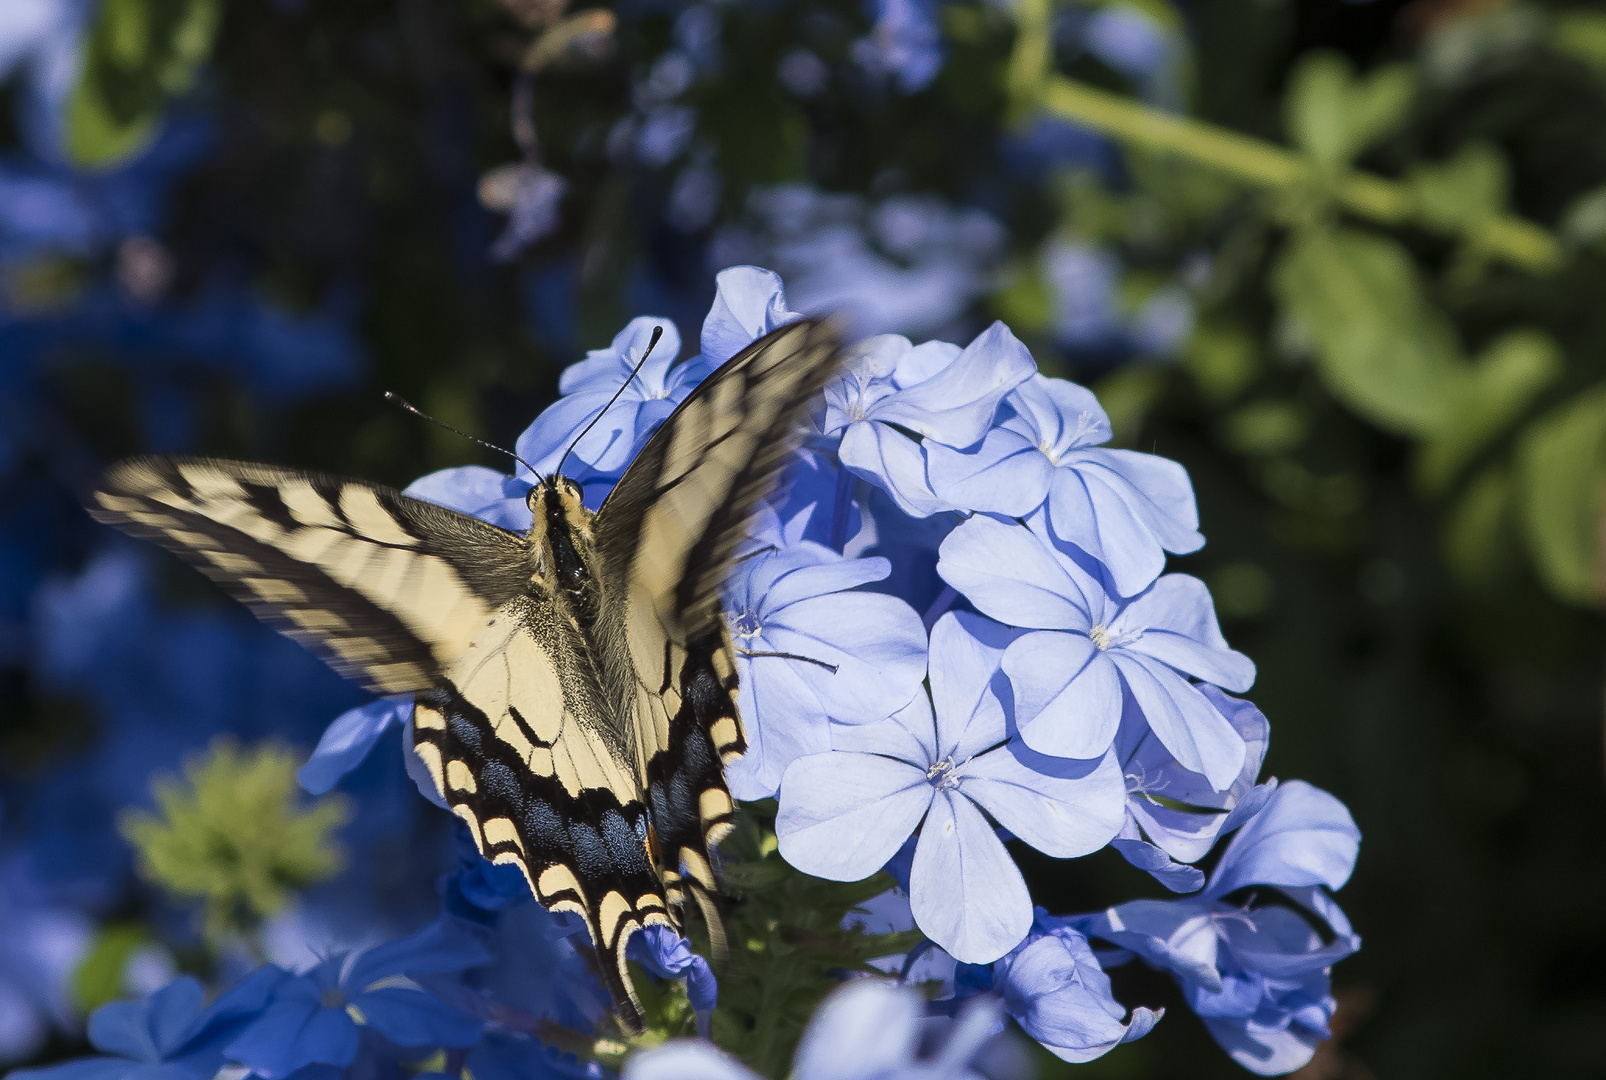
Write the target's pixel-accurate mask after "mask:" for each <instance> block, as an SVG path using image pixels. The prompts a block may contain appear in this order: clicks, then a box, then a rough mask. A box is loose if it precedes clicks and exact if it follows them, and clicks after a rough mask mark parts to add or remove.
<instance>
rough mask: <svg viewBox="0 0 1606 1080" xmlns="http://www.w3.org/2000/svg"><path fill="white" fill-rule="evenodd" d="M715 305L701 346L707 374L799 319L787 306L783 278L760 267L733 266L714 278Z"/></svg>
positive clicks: (710, 309) (706, 320) (704, 323)
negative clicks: (766, 335) (761, 339)
mask: <svg viewBox="0 0 1606 1080" xmlns="http://www.w3.org/2000/svg"><path fill="white" fill-rule="evenodd" d="M714 288H715V291H714V305H713V307H711V308H709V310H708V317H707V318H705V319H704V320H703V330H702V338H701V346H702V350H703V363H704V364H705V365H706V366H707V370H712V369H714V368H717V367H718V366H719V365H721V364H723V363H724V362H725V361H727V360H729V359H730V358H731V357H733V356H735V355H736V354H737V353H739V352H741V351H742V350H743V349H745V348H747V346H749V345H751V344H752V343H753V342H755V341H757V340H758V339H759V338H761V337H763V336H764V335H765V334H767V333H769V332H770V331H771V330H775V329H778V328H780V327H782V326H785V325H786V324H787V323H789V322H796V321H797V320H798V319H799V318H801V317H802V316H800V315H799V314H798V313H797V312H795V311H792V310H790V309H788V308H787V306H786V290H785V287H784V286H782V284H781V276H780V275H779V274H777V273H776V272H775V271H773V270H764V269H761V268H759V267H757V266H732V267H728V268H727V269H724V270H721V271H720V272H719V273H718V274H716V275H714Z"/></svg>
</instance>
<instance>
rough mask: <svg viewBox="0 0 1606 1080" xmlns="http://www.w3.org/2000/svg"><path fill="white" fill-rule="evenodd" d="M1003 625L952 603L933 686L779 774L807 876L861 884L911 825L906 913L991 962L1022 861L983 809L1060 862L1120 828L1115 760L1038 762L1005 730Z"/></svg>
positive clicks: (1013, 922) (938, 632) (1016, 906)
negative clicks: (1000, 674) (1017, 862)
mask: <svg viewBox="0 0 1606 1080" xmlns="http://www.w3.org/2000/svg"><path fill="white" fill-rule="evenodd" d="M1011 636H1012V635H1011V634H1010V633H1009V632H1007V631H1005V630H1003V629H1002V628H1000V627H998V626H996V625H994V624H992V623H990V622H988V621H987V620H985V619H982V618H978V617H977V616H974V615H970V614H964V613H952V612H951V613H949V614H947V615H944V616H943V617H942V618H941V619H939V620H938V621H937V624H936V625H935V626H934V627H933V628H932V631H931V654H930V663H929V667H928V671H929V682H930V688H931V693H930V697H929V698H928V697H927V696H926V695H924V694H920V695H917V696H916V697H915V699H914V701H912V702H911V703H910V704H909V705H907V706H905V707H904V708H903V709H901V710H899V711H898V712H897V713H896V714H894V715H893V716H892V717H891V718H890V719H888V720H886V721H883V722H881V723H877V724H869V725H861V726H858V727H841V726H839V727H837V728H836V729H835V730H834V731H833V733H832V745H833V747H835V748H836V749H833V750H831V751H828V752H825V753H821V754H812V755H810V756H807V757H803V758H799V759H798V760H797V761H795V762H793V763H792V765H791V766H790V767H789V768H788V769H787V770H786V774H785V776H784V777H783V778H782V781H781V793H780V804H781V805H780V812H779V814H778V815H777V817H776V822H775V832H776V836H777V838H778V840H779V842H780V851H781V855H782V856H783V857H784V858H785V859H786V861H787V862H789V863H791V864H792V865H793V866H795V867H797V868H798V869H799V870H802V871H804V872H805V873H809V874H813V875H815V876H816V877H823V878H827V879H830V880H833V881H856V880H858V879H860V878H864V877H868V876H869V875H870V874H873V873H875V872H876V871H877V870H879V869H881V868H882V867H883V866H885V865H886V863H887V861H888V860H889V859H891V858H892V856H893V855H894V854H895V853H896V852H897V851H898V849H899V848H900V847H901V846H903V843H904V841H905V840H906V839H907V838H908V837H909V835H910V834H911V833H912V832H914V831H915V829H916V828H919V829H920V834H919V839H918V841H917V842H916V845H915V852H914V863H913V866H912V868H911V870H910V876H909V897H910V904H911V907H912V910H913V912H914V917H915V922H916V923H917V924H919V926H920V928H921V930H923V931H924V932H925V933H926V935H927V936H928V937H930V938H931V939H932V940H933V941H935V942H936V943H937V944H938V945H940V946H941V947H942V948H943V949H945V950H946V951H947V952H949V953H950V954H952V955H953V956H954V957H955V958H956V959H959V960H961V961H964V962H967V963H990V962H991V961H993V960H996V959H998V958H999V957H1000V956H1002V955H1004V953H1006V952H1008V951H1009V950H1010V949H1012V948H1014V947H1015V946H1016V945H1017V944H1019V943H1020V941H1021V939H1022V938H1023V937H1025V935H1026V932H1027V930H1028V929H1029V928H1030V926H1031V922H1032V904H1031V897H1030V896H1029V895H1028V894H1027V891H1026V883H1025V881H1024V880H1022V878H1021V876H1020V871H1019V870H1017V869H1016V868H1015V864H1014V863H1013V862H1012V861H1011V860H1010V857H1009V853H1008V852H1007V851H1006V850H1005V849H1004V845H1003V843H1002V842H1001V841H1000V840H999V839H998V837H997V835H996V834H995V833H994V831H993V827H992V825H991V824H989V823H988V821H987V818H986V817H984V816H983V811H984V810H985V811H986V812H987V813H988V814H991V815H992V817H993V818H994V819H995V820H996V821H997V822H998V823H999V824H1000V825H1001V826H1003V827H1004V828H1005V829H1008V830H1009V831H1010V832H1011V833H1012V834H1013V835H1014V836H1015V837H1016V838H1018V839H1020V840H1022V841H1024V842H1025V843H1027V844H1030V845H1031V846H1032V847H1034V848H1036V849H1037V850H1039V851H1041V852H1043V853H1045V854H1047V855H1052V856H1054V857H1056V858H1072V857H1075V856H1079V855H1086V854H1089V853H1090V852H1093V851H1097V850H1098V849H1099V848H1101V847H1103V846H1104V845H1105V844H1107V843H1109V841H1110V839H1111V838H1112V837H1113V836H1114V835H1115V833H1116V831H1117V830H1118V829H1119V828H1120V826H1121V820H1122V809H1121V803H1122V799H1123V790H1122V784H1121V778H1120V770H1119V769H1118V768H1117V766H1116V763H1115V759H1114V757H1113V756H1111V755H1106V756H1104V757H1102V758H1100V759H1099V760H1098V761H1094V762H1069V761H1065V760H1060V759H1049V758H1044V757H1042V756H1041V755H1037V754H1034V753H1032V752H1031V751H1030V750H1028V749H1026V748H1025V747H1024V746H1022V745H1021V744H1020V743H1019V742H1018V741H1015V740H1011V739H1010V738H1009V732H1008V728H1009V721H1008V715H1007V710H1006V706H1005V703H1004V701H1003V700H1002V699H1001V698H1000V696H999V689H1000V687H999V686H998V684H997V683H998V680H996V678H995V677H996V676H997V675H998V671H999V661H1000V659H1001V657H1003V655H1004V650H1005V647H1006V646H1007V645H1008V643H1009V640H1010V637H1011Z"/></svg>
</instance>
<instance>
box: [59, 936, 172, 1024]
mask: <svg viewBox="0 0 1606 1080" xmlns="http://www.w3.org/2000/svg"><path fill="white" fill-rule="evenodd" d="M155 940H156V939H155V938H154V937H153V936H152V935H151V931H150V928H149V927H146V926H143V925H141V924H139V923H109V924H108V925H106V926H104V927H102V928H101V931H100V933H99V935H98V936H97V937H96V938H95V943H94V944H93V945H91V946H90V947H89V952H88V953H86V954H85V955H84V958H83V959H82V960H81V961H79V964H78V970H77V971H75V972H73V979H72V995H73V1004H75V1005H77V1006H78V1009H79V1010H80V1011H81V1012H83V1013H85V1014H86V1015H87V1014H88V1013H92V1012H94V1011H95V1010H96V1009H98V1008H100V1007H101V1006H102V1005H104V1004H106V1003H107V1002H108V1001H115V1000H117V999H118V998H120V997H122V996H123V994H124V992H125V991H126V987H125V986H124V985H123V971H124V969H125V968H126V967H127V966H128V960H129V957H131V956H133V955H134V953H135V952H136V951H138V950H139V949H140V948H141V947H142V946H145V945H149V944H151V943H153V942H154V941H155Z"/></svg>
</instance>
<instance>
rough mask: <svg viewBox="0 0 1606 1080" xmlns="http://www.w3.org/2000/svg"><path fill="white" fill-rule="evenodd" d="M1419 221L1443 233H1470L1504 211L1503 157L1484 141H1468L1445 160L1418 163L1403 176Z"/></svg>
mask: <svg viewBox="0 0 1606 1080" xmlns="http://www.w3.org/2000/svg"><path fill="white" fill-rule="evenodd" d="M1406 183H1407V184H1408V185H1409V187H1410V189H1411V195H1412V198H1414V199H1415V200H1416V205H1417V214H1418V215H1419V216H1420V218H1421V219H1422V221H1423V222H1424V223H1426V224H1427V225H1429V226H1431V227H1432V228H1435V229H1441V230H1443V231H1445V232H1472V231H1473V230H1475V229H1476V228H1477V227H1478V226H1480V225H1482V224H1484V223H1485V222H1487V221H1490V220H1491V219H1493V218H1496V217H1498V216H1499V215H1500V214H1502V213H1504V212H1505V209H1506V197H1507V194H1508V188H1509V186H1510V179H1509V177H1508V175H1507V168H1506V159H1505V157H1504V156H1503V155H1502V154H1501V153H1500V151H1499V150H1497V149H1495V148H1494V147H1493V146H1490V145H1489V144H1488V143H1481V142H1480V143H1468V144H1467V145H1465V146H1463V147H1462V148H1461V149H1460V150H1459V151H1457V152H1456V155H1455V156H1454V157H1452V158H1450V159H1449V160H1448V161H1444V162H1439V163H1436V164H1426V165H1418V166H1416V167H1415V168H1413V169H1412V170H1411V172H1410V175H1409V176H1408V177H1407V178H1406Z"/></svg>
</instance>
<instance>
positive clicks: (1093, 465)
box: [926, 375, 1204, 596]
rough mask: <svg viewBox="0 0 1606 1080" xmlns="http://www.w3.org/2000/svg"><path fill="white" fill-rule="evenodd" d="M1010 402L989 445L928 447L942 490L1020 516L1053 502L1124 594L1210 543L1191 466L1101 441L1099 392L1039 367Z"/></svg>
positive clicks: (1061, 534) (1051, 510)
mask: <svg viewBox="0 0 1606 1080" xmlns="http://www.w3.org/2000/svg"><path fill="white" fill-rule="evenodd" d="M1005 403H1006V404H1007V405H1008V407H1009V414H1008V416H1007V418H1006V419H1004V420H1003V421H1002V422H1001V423H999V424H998V426H997V427H995V428H993V429H992V430H991V431H989V432H987V433H986V438H985V439H982V440H981V442H980V445H979V446H975V447H973V448H972V449H970V450H965V451H961V450H955V449H952V448H951V447H953V446H964V445H968V444H961V443H952V442H950V443H949V445H948V446H941V445H938V446H932V447H929V448H928V449H927V454H926V456H927V460H928V467H927V472H928V475H929V477H930V481H931V487H932V490H933V491H934V492H936V494H937V496H938V497H939V498H942V499H946V500H948V501H949V502H951V503H953V504H954V505H957V506H962V507H965V508H966V509H969V510H982V511H986V512H988V513H995V514H1006V515H1008V516H1010V517H1025V516H1026V515H1028V514H1030V513H1031V512H1032V511H1034V510H1037V509H1038V508H1039V507H1043V506H1045V504H1046V513H1045V515H1044V517H1045V522H1046V525H1047V528H1048V531H1049V532H1050V534H1051V535H1053V536H1054V537H1055V539H1057V540H1059V541H1062V542H1064V543H1068V544H1074V545H1076V546H1077V547H1079V548H1081V549H1082V550H1083V551H1085V552H1087V553H1088V554H1089V555H1091V556H1093V558H1095V559H1097V560H1098V561H1099V562H1101V563H1103V564H1104V566H1105V567H1107V568H1108V569H1109V571H1110V576H1111V578H1112V580H1113V582H1114V585H1115V589H1116V592H1118V593H1119V594H1120V595H1122V596H1133V595H1135V594H1137V593H1139V592H1142V591H1143V590H1144V589H1145V588H1147V587H1148V585H1149V583H1150V582H1152V581H1154V579H1155V578H1156V577H1158V576H1159V574H1160V571H1161V570H1162V569H1164V567H1165V553H1166V552H1167V551H1170V552H1174V553H1176V554H1185V553H1187V552H1190V551H1197V550H1199V548H1201V547H1202V546H1204V537H1202V536H1200V535H1199V532H1198V528H1199V511H1198V509H1197V507H1196V506H1195V505H1194V500H1193V486H1192V485H1191V484H1190V483H1189V482H1188V474H1187V472H1186V471H1185V470H1184V469H1183V468H1182V466H1181V465H1178V464H1177V463H1176V462H1174V461H1170V460H1168V459H1166V458H1162V457H1157V456H1155V455H1154V454H1140V453H1137V452H1136V451H1132V450H1111V449H1107V448H1104V447H1100V446H1099V444H1100V443H1104V442H1108V441H1109V439H1110V421H1109V417H1107V416H1106V415H1105V413H1104V409H1103V408H1102V407H1101V406H1100V405H1099V403H1098V399H1097V398H1095V397H1094V396H1093V394H1092V392H1091V391H1089V390H1087V389H1086V388H1085V387H1081V386H1078V385H1076V384H1075V383H1070V382H1066V381H1065V380H1063V379H1049V378H1045V377H1044V376H1042V375H1038V376H1036V377H1035V378H1033V379H1030V380H1028V381H1026V382H1024V383H1022V384H1021V385H1020V386H1019V387H1017V388H1016V389H1015V391H1014V393H1012V394H1010V395H1009V397H1008V398H1006V399H1005ZM939 441H941V440H939Z"/></svg>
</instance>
